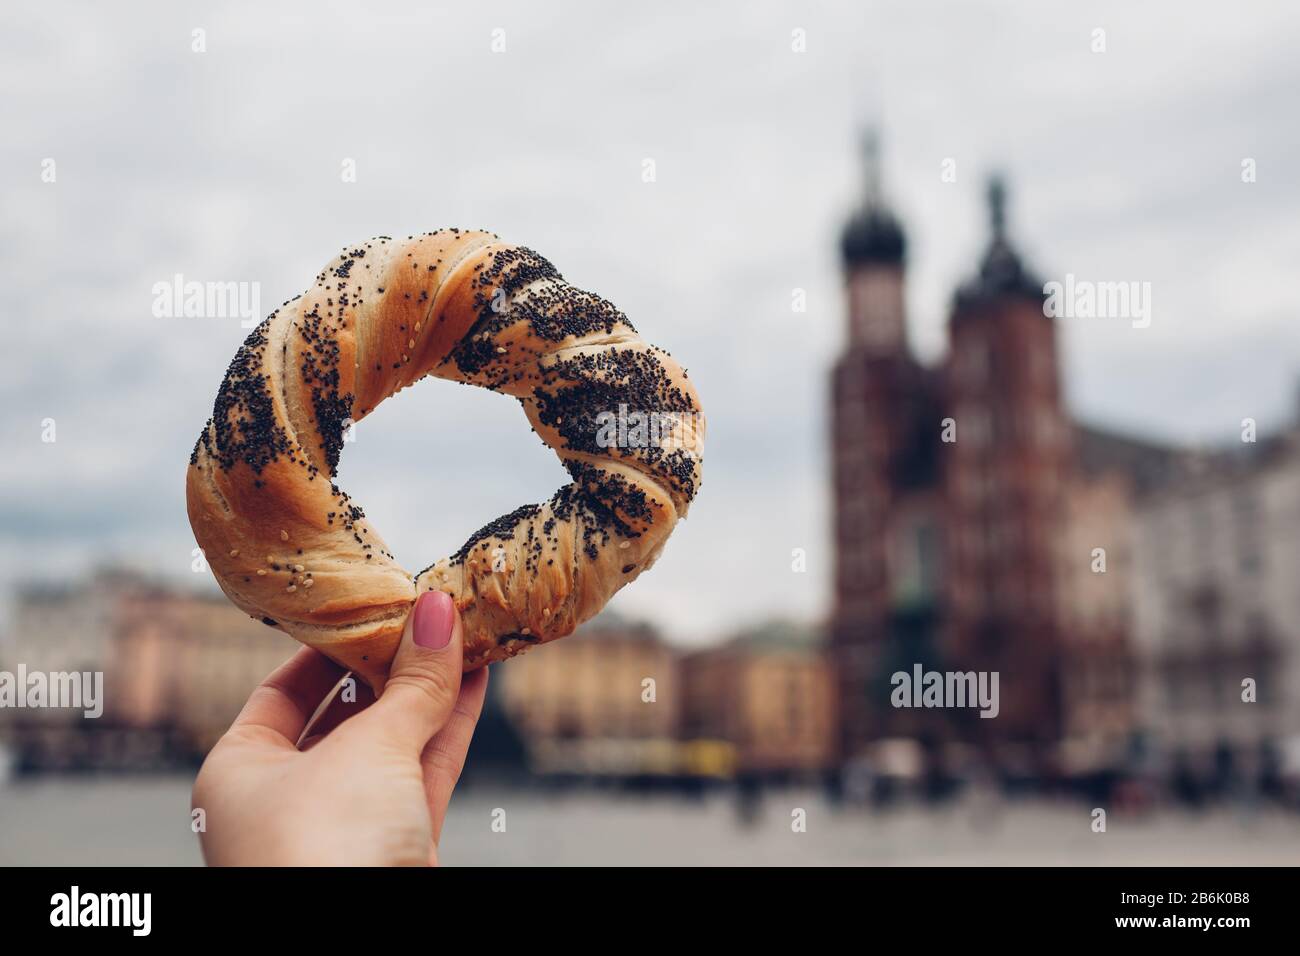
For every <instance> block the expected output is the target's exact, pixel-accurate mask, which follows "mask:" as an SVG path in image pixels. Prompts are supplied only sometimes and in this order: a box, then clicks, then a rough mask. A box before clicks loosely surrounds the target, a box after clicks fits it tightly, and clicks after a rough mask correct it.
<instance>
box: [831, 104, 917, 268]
mask: <svg viewBox="0 0 1300 956" xmlns="http://www.w3.org/2000/svg"><path fill="white" fill-rule="evenodd" d="M859 149H860V150H861V154H862V173H863V186H864V189H865V194H864V195H863V197H862V202H861V205H860V206H859V208H858V210H857V212H855V213H854V214H853V216H852V218H851V219H850V220H849V221H848V223H847V224H846V225H845V227H844V232H843V234H842V236H841V238H840V252H841V254H842V255H843V259H844V265H845V268H847V269H850V270H852V269H854V268H857V267H858V266H860V265H865V264H867V263H878V264H894V265H898V264H901V263H902V261H903V256H904V253H905V251H906V248H907V241H906V239H905V237H904V236H903V229H902V226H900V225H899V222H898V220H897V219H896V218H895V217H894V214H893V212H891V211H890V209H889V205H888V204H887V203H886V202H885V195H884V190H883V188H882V187H881V182H880V181H881V172H880V170H881V163H880V133H879V131H878V130H877V129H876V128H875V127H874V126H868V127H867V128H865V129H864V130H863V131H862V136H861V139H860V140H859Z"/></svg>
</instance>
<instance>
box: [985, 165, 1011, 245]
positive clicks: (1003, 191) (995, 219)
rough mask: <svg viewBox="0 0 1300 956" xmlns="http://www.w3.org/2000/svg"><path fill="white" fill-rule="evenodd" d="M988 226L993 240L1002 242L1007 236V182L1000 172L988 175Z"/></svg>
mask: <svg viewBox="0 0 1300 956" xmlns="http://www.w3.org/2000/svg"><path fill="white" fill-rule="evenodd" d="M988 202H989V228H990V231H991V232H992V233H993V241H994V242H1004V241H1005V240H1006V238H1007V184H1006V182H1005V180H1003V178H1002V176H1001V174H1000V173H994V174H993V175H992V176H990V177H989V185H988Z"/></svg>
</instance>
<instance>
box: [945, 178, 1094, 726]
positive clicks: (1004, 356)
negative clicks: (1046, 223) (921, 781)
mask: <svg viewBox="0 0 1300 956" xmlns="http://www.w3.org/2000/svg"><path fill="white" fill-rule="evenodd" d="M988 210H989V230H990V239H989V245H988V247H987V250H986V252H985V253H984V256H983V259H982V261H981V263H980V266H979V271H978V273H977V275H976V276H975V277H974V278H973V279H972V280H971V281H969V282H968V283H966V284H965V285H964V286H962V287H961V288H960V289H959V290H958V292H957V295H956V299H955V302H954V306H953V311H952V315H951V318H950V321H949V340H950V351H949V355H948V360H947V362H946V365H945V368H944V399H945V415H947V416H949V417H951V419H952V421H953V422H954V423H955V438H956V440H955V441H954V442H952V443H946V444H944V445H943V446H942V463H943V471H944V485H945V495H944V500H945V503H946V509H945V510H946V514H945V526H946V533H945V539H946V542H945V559H944V566H945V569H946V574H945V588H944V590H945V599H946V600H945V618H946V628H945V631H946V635H945V648H946V652H947V653H946V656H948V658H949V659H950V660H952V662H953V665H954V666H956V667H959V668H961V669H973V670H977V671H998V672H1000V675H1001V677H1000V682H1001V696H1002V707H1001V714H1000V715H999V717H998V719H997V720H996V721H984V723H985V724H993V723H997V724H998V725H999V726H998V727H997V728H996V733H997V736H998V737H999V738H1002V739H1007V738H1013V739H1018V740H1021V741H1025V742H1026V743H1028V744H1031V745H1032V744H1034V743H1035V742H1046V741H1050V740H1052V739H1054V738H1055V735H1056V732H1057V727H1058V715H1057V714H1056V712H1055V706H1056V705H1055V701H1057V700H1059V695H1058V694H1056V693H1055V692H1054V690H1053V686H1052V682H1053V681H1054V680H1055V679H1056V678H1055V673H1056V671H1055V663H1056V660H1055V655H1056V642H1057V638H1058V627H1057V606H1058V605H1057V601H1056V581H1055V574H1054V567H1055V564H1056V558H1055V536H1056V534H1057V533H1058V532H1059V529H1060V527H1061V515H1062V510H1061V509H1062V507H1063V494H1064V487H1063V481H1064V478H1065V475H1066V467H1067V463H1068V460H1069V457H1068V456H1069V454H1070V439H1069V436H1070V429H1069V427H1068V423H1067V421H1066V418H1065V413H1064V411H1063V409H1062V403H1061V386H1060V377H1059V368H1058V359H1057V342H1056V324H1055V322H1054V321H1053V320H1052V319H1050V318H1048V317H1047V316H1045V315H1044V314H1043V298H1044V297H1043V283H1042V281H1041V280H1040V279H1038V278H1036V277H1034V276H1033V275H1032V274H1031V273H1030V272H1029V270H1028V269H1027V268H1026V267H1025V265H1024V264H1023V263H1022V261H1021V259H1020V256H1019V254H1018V253H1017V252H1016V250H1015V248H1014V247H1013V245H1012V244H1011V241H1010V239H1009V238H1008V230H1007V193H1006V187H1005V185H1004V183H1003V182H1002V180H1001V179H999V178H994V179H992V180H991V181H990V183H989V186H988ZM979 723H980V721H975V722H974V724H975V725H978V724H979ZM978 730H979V731H983V732H987V733H990V734H991V733H993V732H994V731H993V729H991V728H989V727H981V728H978Z"/></svg>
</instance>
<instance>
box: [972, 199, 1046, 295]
mask: <svg viewBox="0 0 1300 956" xmlns="http://www.w3.org/2000/svg"><path fill="white" fill-rule="evenodd" d="M988 204H989V230H990V232H991V234H992V235H991V238H990V240H989V246H988V249H986V250H985V252H984V258H983V259H982V260H980V267H979V273H978V274H977V275H976V276H975V278H973V279H971V280H970V281H969V282H967V283H966V284H965V285H963V286H962V287H961V288H960V289H959V290H958V291H957V301H958V303H959V304H962V303H969V302H975V301H978V300H981V299H991V298H996V297H998V296H1013V297H1014V296H1023V297H1025V298H1030V299H1042V298H1043V283H1042V280H1041V279H1039V278H1038V277H1037V276H1035V275H1034V274H1033V273H1032V272H1030V271H1029V269H1028V268H1027V267H1026V266H1025V264H1024V263H1023V262H1021V261H1020V254H1019V253H1018V252H1016V250H1015V248H1014V247H1013V246H1012V245H1011V242H1010V240H1009V239H1007V187H1006V183H1004V182H1003V180H1002V177H1001V176H996V175H995V176H991V177H990V178H989V185H988Z"/></svg>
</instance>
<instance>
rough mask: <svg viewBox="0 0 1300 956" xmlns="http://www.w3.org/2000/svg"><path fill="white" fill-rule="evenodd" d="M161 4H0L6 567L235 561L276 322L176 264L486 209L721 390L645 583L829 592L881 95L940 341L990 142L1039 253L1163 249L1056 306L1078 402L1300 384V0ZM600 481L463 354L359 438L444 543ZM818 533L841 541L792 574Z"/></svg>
mask: <svg viewBox="0 0 1300 956" xmlns="http://www.w3.org/2000/svg"><path fill="white" fill-rule="evenodd" d="M130 11H131V12H129V13H127V12H125V8H124V9H116V8H113V9H110V7H109V5H72V4H67V5H64V4H59V3H42V4H37V5H29V6H27V7H25V8H23V9H16V8H14V7H13V6H12V5H10V6H9V7H7V8H6V10H5V12H4V13H3V14H0V54H2V55H0V76H2V78H3V82H2V83H0V102H3V115H4V117H5V135H4V136H3V138H0V172H2V173H3V175H2V177H0V198H2V202H0V208H3V210H4V215H3V217H0V282H2V283H3V288H4V290H5V293H6V294H5V307H4V313H3V315H4V317H3V322H4V333H5V338H4V346H3V348H0V371H2V372H3V378H2V381H3V386H2V387H3V389H4V392H3V400H2V401H0V427H2V429H3V431H2V434H3V439H4V451H5V454H4V455H3V456H0V590H4V591H7V590H8V589H9V588H10V586H11V585H12V584H13V582H14V581H16V580H22V579H31V578H40V577H44V576H49V575H58V576H68V575H75V574H77V573H79V572H81V571H83V570H84V569H86V568H88V567H90V566H92V565H94V564H95V563H97V562H100V561H102V560H104V559H106V558H108V559H112V560H117V561H125V562H129V563H131V564H133V565H135V566H137V567H140V568H142V569H145V570H148V571H150V572H153V573H156V574H160V575H164V576H167V577H171V578H175V579H177V580H182V581H183V580H187V579H188V580H191V581H196V580H201V578H198V577H193V576H190V572H189V564H190V560H191V559H190V549H191V548H192V547H193V546H194V544H193V540H192V537H191V534H190V530H189V527H188V523H187V521H186V518H185V509H184V497H183V490H182V485H183V475H184V468H185V465H186V458H187V455H188V452H189V449H190V446H191V445H192V443H193V441H194V438H195V436H196V435H197V433H198V430H199V428H200V426H201V425H202V423H203V421H204V420H205V419H206V418H207V416H208V414H209V413H210V411H211V406H212V399H213V396H214V395H215V392H216V388H217V385H218V383H219V381H220V378H221V375H222V372H223V370H224V368H225V366H226V364H227V362H228V361H229V359H230V357H231V356H232V355H233V353H234V351H235V349H236V347H237V346H238V344H239V342H240V341H241V340H242V338H243V337H244V335H245V334H246V331H245V330H243V329H241V328H240V327H239V322H238V320H237V319H215V318H213V319H179V318H178V319H159V318H155V317H154V316H153V314H152V311H151V306H152V303H153V294H152V288H153V285H154V283H156V282H159V281H166V280H169V279H170V278H171V277H172V276H173V275H175V274H177V273H180V274H182V275H184V276H185V277H186V278H187V279H193V280H199V281H243V282H257V283H259V284H260V289H261V295H262V303H263V306H264V309H263V311H269V310H270V308H272V307H273V306H274V305H276V304H278V303H279V302H280V301H282V300H284V299H286V298H288V297H290V296H292V295H294V294H296V293H297V292H299V291H301V290H302V289H303V288H304V287H305V286H306V284H307V283H308V281H309V280H310V279H311V278H312V277H313V276H314V274H315V272H316V271H317V270H318V269H319V267H320V266H321V265H322V264H323V263H324V262H325V261H327V260H328V259H329V258H330V256H331V255H332V254H333V253H334V252H336V251H337V250H338V248H339V247H341V246H342V245H343V244H344V243H348V242H354V241H356V240H359V239H362V238H365V237H368V236H371V235H376V234H388V235H405V234H407V233H410V232H418V231H423V230H426V229H430V228H435V227H437V226H443V225H458V226H463V227H481V228H486V229H490V230H492V231H495V232H497V233H499V234H501V235H502V236H503V237H505V238H506V239H508V240H511V241H515V242H519V243H523V244H527V245H530V246H532V247H533V248H535V249H537V250H539V251H541V252H542V253H543V254H545V255H546V256H548V257H549V258H550V259H551V260H552V261H553V262H555V263H556V265H557V266H558V267H559V268H560V269H561V270H562V271H563V272H564V273H565V275H566V277H568V278H569V279H570V280H571V281H573V282H575V283H576V284H578V285H580V286H583V287H585V288H589V289H592V290H594V291H597V292H599V293H601V294H603V295H604V296H606V297H607V298H609V299H611V300H612V301H613V302H615V303H616V304H618V305H619V306H620V307H621V308H622V309H623V310H624V311H626V312H627V313H628V314H629V315H630V316H631V317H632V319H633V321H634V322H635V323H636V324H637V326H638V328H639V329H641V331H642V332H643V333H644V334H645V335H646V337H647V338H649V339H650V340H651V341H653V342H655V343H657V344H660V345H663V346H664V347H666V348H668V349H670V350H671V351H672V352H673V353H674V355H676V356H678V357H679V358H680V359H682V360H683V362H684V364H685V365H686V366H687V367H688V368H689V369H690V371H691V377H692V379H693V380H694V381H695V382H696V384H697V386H698V388H699V390H700V392H701V395H702V397H703V399H704V403H705V408H706V410H707V412H708V415H709V445H708V449H707V455H706V468H705V484H704V489H703V492H702V494H701V496H700V498H699V499H698V502H697V504H696V507H695V508H694V509H693V510H692V512H691V516H690V518H689V520H688V521H687V522H686V523H685V524H684V525H683V526H682V527H681V528H680V529H679V530H678V531H677V532H676V533H675V534H674V536H673V539H672V541H671V543H670V544H669V546H668V548H667V550H666V552H665V554H664V557H663V559H662V560H661V561H660V563H659V564H658V565H657V566H656V567H655V569H654V570H653V571H652V572H651V573H649V574H647V575H646V576H644V577H643V578H642V579H641V580H639V581H638V582H637V583H636V585H635V586H633V587H631V588H628V589H627V590H626V591H625V592H624V593H623V594H621V595H620V596H619V597H618V598H616V599H615V604H614V606H615V607H616V608H617V609H619V610H620V611H623V612H625V613H628V614H634V615H645V616H650V617H653V618H654V619H656V620H658V621H659V622H660V623H662V624H663V625H664V626H665V628H666V629H667V633H668V635H669V636H670V637H671V638H673V639H676V640H680V641H689V642H702V641H708V640H711V639H713V638H715V637H717V636H720V635H722V634H724V633H726V632H728V631H730V630H732V629H734V628H735V627H737V626H739V625H741V624H744V623H746V622H749V621H753V620H757V619H760V618H763V617H766V616H769V615H772V614H785V615H794V616H800V617H806V618H809V619H815V618H817V617H818V616H819V615H820V614H821V613H822V612H823V610H824V608H825V606H826V601H827V597H828V594H829V587H828V585H829V578H828V572H829V570H830V558H831V556H830V553H829V551H828V549H827V539H828V534H827V532H828V502H827V497H826V493H825V484H826V467H825V463H826V449H825V429H826V416H825V405H826V403H825V397H826V372H827V369H828V366H829V364H830V362H831V361H832V359H833V356H834V354H835V352H836V349H837V348H838V347H839V345H840V343H841V340H842V332H843V324H844V323H843V315H842V301H841V290H840V276H839V271H838V266H837V261H836V250H835V242H836V236H837V233H838V230H839V228H840V226H841V224H842V222H843V220H844V218H845V217H846V215H847V214H848V213H849V211H850V210H851V208H852V207H853V205H854V204H855V203H856V202H857V200H858V197H859V195H860V192H861V184H862V179H863V176H862V171H861V164H860V161H859V154H858V146H857V144H858V132H859V130H860V128H861V126H862V124H863V122H864V121H868V120H870V121H876V122H879V123H880V125H881V127H882V130H883V136H884V143H885V147H884V162H885V173H884V178H885V182H886V187H887V189H888V191H889V194H890V195H891V197H892V199H893V201H894V203H895V205H896V206H897V208H898V210H899V212H900V214H901V215H902V216H903V218H904V219H905V222H906V226H907V229H908V232H909V237H910V240H911V257H910V263H909V290H908V302H909V308H910V311H911V316H910V321H911V329H912V336H913V341H914V343H915V346H916V348H917V349H918V351H919V352H920V353H921V354H922V355H923V356H925V357H930V358H933V357H935V356H937V355H939V354H940V353H941V352H942V350H943V347H944V323H945V321H946V316H947V308H948V304H949V301H950V296H951V293H952V290H953V287H954V286H955V284H956V283H958V282H959V281H960V280H961V279H962V278H963V277H964V276H965V275H967V274H968V273H969V271H970V270H971V269H972V268H973V265H974V261H975V259H976V257H977V255H978V253H979V250H980V248H981V245H982V243H983V241H984V238H985V235H986V226H985V216H984V212H983V209H982V202H983V200H982V196H983V177H984V175H985V174H986V173H987V172H988V171H989V170H990V169H994V168H997V169H1001V170H1005V171H1006V173H1007V174H1008V177H1009V181H1010V185H1011V223H1012V230H1013V234H1014V235H1015V237H1016V238H1017V241H1018V243H1019V245H1020V247H1021V248H1022V249H1023V250H1024V252H1025V254H1026V257H1027V258H1028V259H1029V261H1030V262H1031V263H1032V264H1033V265H1034V266H1035V267H1036V268H1037V270H1038V271H1039V272H1040V273H1041V274H1042V275H1043V276H1044V277H1046V278H1051V277H1053V276H1057V277H1059V276H1063V275H1064V274H1065V273H1067V272H1069V273H1074V274H1075V275H1076V276H1079V277H1082V278H1090V279H1095V280H1112V281H1119V280H1131V281H1141V282H1150V283H1151V289H1152V306H1153V316H1152V324H1151V327H1150V328H1146V329H1134V328H1132V327H1131V325H1130V324H1129V323H1127V322H1125V321H1123V320H1098V319H1092V320H1085V319H1075V320H1063V322H1062V324H1063V343H1064V361H1065V369H1066V375H1067V380H1068V387H1069V396H1070V401H1071V404H1072V406H1073V407H1074V409H1075V410H1076V411H1077V413H1078V414H1079V415H1080V416H1082V417H1084V418H1086V419H1089V420H1092V421H1096V422H1101V423H1105V424H1108V425H1111V426H1114V427H1119V428H1123V429H1126V430H1130V431H1133V432H1136V433H1139V434H1146V435H1150V436H1153V437H1161V438H1166V439H1171V440H1180V441H1187V442H1212V441H1217V440H1220V439H1223V438H1225V437H1228V436H1231V435H1232V434H1233V433H1234V431H1235V430H1236V429H1237V427H1238V423H1239V422H1240V420H1241V419H1242V418H1243V417H1245V416H1248V415H1249V416H1252V417H1255V418H1257V419H1258V420H1259V422H1260V424H1261V426H1262V427H1264V428H1268V427H1273V426H1276V425H1278V424H1280V423H1282V422H1283V421H1285V420H1286V419H1287V418H1288V417H1289V415H1290V413H1291V409H1292V406H1293V405H1294V395H1295V391H1296V389H1295V385H1296V377H1297V373H1298V372H1300V336H1298V335H1297V334H1296V330H1295V326H1296V323H1297V321H1298V320H1300V317H1298V316H1297V314H1296V313H1297V310H1296V304H1295V303H1296V294H1295V287H1294V279H1293V275H1294V264H1295V263H1296V262H1297V261H1300V229H1297V226H1296V223H1297V222H1298V221H1300V182H1298V181H1297V170H1300V124H1297V123H1296V121H1295V113H1296V102H1297V100H1298V99H1300V59H1298V58H1297V57H1296V55H1295V51H1296V50H1297V49H1298V48H1300V7H1296V6H1295V5H1291V4H1269V5H1263V4H1261V5H1258V6H1257V7H1251V8H1250V10H1249V13H1248V15H1242V14H1240V13H1239V12H1238V11H1237V10H1235V9H1233V8H1231V7H1229V6H1224V5H1222V4H1210V3H1205V4H1197V3H1188V2H1169V3H1157V2H1150V0H1148V2H1144V3H1141V4H1133V3H1114V4H1106V3H1086V4H1085V3H1075V4H1066V3H1056V2H1052V3H1044V2H1041V0H1025V2H1009V0H1000V2H987V3H985V2H961V3H958V2H956V0H951V2H947V3H925V2H916V3H902V2H899V3H887V4H884V3H874V4H863V3H848V2H843V3H822V4H814V5H808V4H780V3H752V2H745V3H740V2H735V3H729V4H716V5H708V7H707V8H706V6H705V5H702V4H681V5H673V4H666V3H656V4H608V3H606V4H597V3H594V2H593V3H588V4H567V3H546V4H541V3H518V4H496V3H472V4H471V3H461V4H446V3H415V2H411V3H379V4H367V5H366V9H365V10H364V11H363V10H362V9H361V5H359V4H355V3H349V4H341V3H340V4H330V3H319V2H317V3H310V4H308V3H304V4H301V5H298V6H281V5H276V8H275V9H269V5H266V4H253V3H249V4H229V5H223V6H222V7H221V9H220V10H217V11H207V10H203V11H200V10H198V9H190V8H189V7H188V6H187V5H182V4H175V3H157V4H137V5H133V6H132V7H131V8H130ZM196 28H201V29H202V30H204V31H205V34H204V37H205V43H206V50H205V51H204V52H195V51H194V49H193V45H194V34H193V31H194V30H195V29H196ZM1098 29H1101V30H1104V31H1105V33H1104V42H1105V51H1104V52H1094V51H1093V47H1094V46H1096V45H1097V37H1098V34H1096V33H1095V32H1094V31H1096V30H1098ZM796 30H801V31H804V33H803V34H802V36H804V37H805V38H806V40H805V43H804V45H805V49H804V52H797V51H796V50H795V49H794V48H793V47H796V46H799V45H800V44H799V43H798V42H797V41H796V39H795V36H796V35H795V33H794V31H796ZM494 31H503V32H499V33H494ZM494 40H495V41H496V45H497V46H498V47H499V46H500V45H501V42H502V40H504V46H505V49H504V51H503V52H494V51H493V44H494ZM51 159H52V160H54V165H53V167H52V168H53V169H54V171H55V177H56V178H55V181H54V182H46V181H43V178H42V173H43V171H44V170H47V169H49V168H51V167H50V166H49V164H48V163H46V161H47V160H51ZM646 159H652V160H653V161H654V164H655V173H656V178H655V181H654V182H645V181H643V177H642V170H643V168H644V166H643V162H644V160H646ZM948 159H951V160H953V161H954V164H955V169H956V181H955V182H944V181H943V179H942V177H941V175H940V174H941V170H942V168H943V163H944V161H945V160H948ZM1246 159H1253V160H1254V161H1255V168H1256V170H1257V181H1256V182H1254V183H1243V182H1242V177H1241V170H1242V162H1243V160H1246ZM345 160H352V161H354V163H355V168H356V181H355V182H344V181H343V177H342V175H341V170H342V167H343V163H344V161H345ZM795 288H801V289H805V290H806V291H807V296H808V311H807V312H806V313H799V314H797V313H793V312H792V310H791V307H790V303H791V293H792V290H793V289H795ZM45 419H54V421H55V423H56V437H57V440H56V441H55V442H53V443H45V442H43V441H42V440H41V438H42V422H43V420H45ZM565 480H566V476H565V475H564V472H563V470H562V469H561V468H560V466H559V465H558V463H557V462H556V461H555V459H554V456H553V455H552V454H551V453H550V452H549V451H548V450H546V449H545V448H544V447H542V446H541V445H540V444H539V443H538V442H537V441H536V439H534V438H533V437H532V436H531V435H530V434H529V433H528V430H527V428H526V426H525V423H524V420H523V418H522V416H521V415H520V413H519V411H518V409H517V407H516V406H515V405H514V403H513V402H512V401H510V400H508V399H506V398H503V397H501V396H497V395H493V394H490V393H487V392H482V391H478V390H471V389H464V388H460V387H456V386H453V385H450V384H448V383H443V382H437V381H428V382H425V383H422V384H421V385H420V387H419V388H417V389H412V390H408V391H407V392H405V393H403V394H402V395H401V396H400V397H398V398H396V399H394V400H393V401H391V402H389V403H387V404H385V405H384V407H383V408H382V409H381V410H380V411H379V412H378V413H377V414H376V415H375V416H373V417H372V418H370V419H367V420H366V421H365V422H363V423H362V424H361V425H360V426H359V429H358V439H357V442H356V444H354V445H350V446H348V449H347V453H346V454H345V457H344V459H343V464H342V468H341V472H340V482H341V484H342V485H343V486H344V487H345V488H347V489H348V490H349V491H350V492H351V493H352V494H353V496H354V497H355V498H356V499H357V500H358V501H360V502H361V503H362V504H363V505H364V506H365V507H366V509H367V512H368V513H369V515H370V517H371V518H372V520H373V522H374V524H375V526H376V527H377V528H379V529H380V530H381V531H382V532H383V533H384V534H385V536H386V538H387V540H388V542H389V544H390V545H391V546H392V547H393V550H394V551H395V553H396V554H397V556H398V557H399V559H401V560H403V562H404V563H405V564H406V566H407V567H411V568H419V567H423V566H424V565H425V564H427V563H428V562H429V561H431V560H432V559H434V558H435V557H437V556H440V555H444V554H447V553H449V552H451V551H453V550H455V548H456V547H458V546H459V544H460V543H461V542H462V541H463V540H464V538H465V537H466V536H467V535H468V534H469V533H470V532H471V531H473V530H474V529H475V528H476V527H478V526H479V525H480V524H483V523H484V522H486V521H487V520H488V519H490V518H492V517H495V516H496V515H498V514H500V513H503V512H505V511H507V510H510V509H511V508H513V507H515V506H516V505H518V504H520V503H522V502H525V501H535V500H541V499H543V498H545V497H546V496H548V495H549V494H550V493H551V492H552V491H553V490H554V488H555V487H557V486H558V485H560V484H562V483H563V482H564V481H565ZM417 489H419V490H426V489H432V490H433V491H434V492H436V493H437V495H438V497H437V498H436V499H433V500H437V501H439V502H441V503H442V505H441V506H439V507H437V508H432V509H428V508H427V505H426V506H425V509H426V510H415V509H414V502H415V501H417V500H420V501H424V502H428V501H429V500H430V499H429V498H417ZM796 547H802V548H805V549H807V552H808V559H809V563H808V572H807V573H806V574H794V573H792V572H791V570H790V554H791V549H792V548H796Z"/></svg>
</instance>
